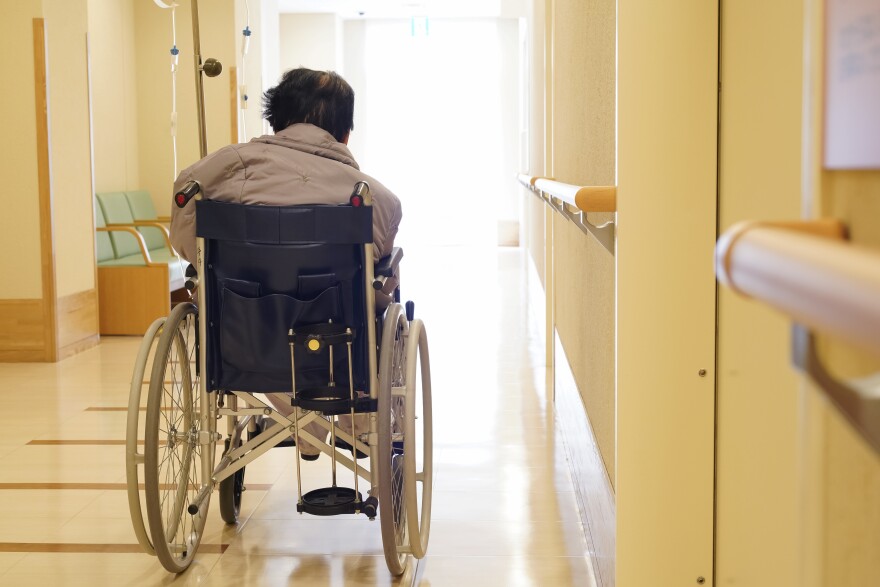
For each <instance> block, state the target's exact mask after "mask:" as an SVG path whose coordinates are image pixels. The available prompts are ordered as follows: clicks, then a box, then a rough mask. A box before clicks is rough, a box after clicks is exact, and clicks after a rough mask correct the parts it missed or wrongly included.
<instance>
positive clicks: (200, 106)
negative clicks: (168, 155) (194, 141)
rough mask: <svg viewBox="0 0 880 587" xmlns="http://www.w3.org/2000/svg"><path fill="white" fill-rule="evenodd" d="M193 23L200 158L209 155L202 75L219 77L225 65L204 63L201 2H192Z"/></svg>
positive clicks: (208, 60)
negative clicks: (201, 41)
mask: <svg viewBox="0 0 880 587" xmlns="http://www.w3.org/2000/svg"><path fill="white" fill-rule="evenodd" d="M192 23H193V63H194V64H195V74H196V111H197V112H198V117H199V156H200V157H202V158H204V157H205V156H206V155H207V154H208V139H207V135H206V132H205V88H204V84H203V80H202V73H203V72H204V74H205V75H206V76H208V77H217V76H218V75H220V72H221V71H223V65H221V63H220V62H219V61H217V60H216V59H214V58H213V57H209V58H208V59H206V60H205V63H204V64H203V63H202V54H201V46H200V45H201V43H200V40H199V0H192Z"/></svg>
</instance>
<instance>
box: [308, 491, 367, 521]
mask: <svg viewBox="0 0 880 587" xmlns="http://www.w3.org/2000/svg"><path fill="white" fill-rule="evenodd" d="M363 505H364V502H363V500H362V499H361V494H360V492H357V491H355V490H354V489H351V488H349V487H322V488H321V489H313V490H312V491H309V492H308V493H306V494H305V495H303V497H302V503H298V504H296V511H298V512H299V513H306V514H312V515H313V516H338V515H339V514H356V513H358V512H359V511H361V509H362V508H363Z"/></svg>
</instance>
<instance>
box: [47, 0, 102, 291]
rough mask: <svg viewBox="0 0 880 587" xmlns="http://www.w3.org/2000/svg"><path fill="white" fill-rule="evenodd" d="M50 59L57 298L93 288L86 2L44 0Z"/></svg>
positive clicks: (50, 113)
mask: <svg viewBox="0 0 880 587" xmlns="http://www.w3.org/2000/svg"><path fill="white" fill-rule="evenodd" d="M43 5H44V9H45V19H46V33H47V35H46V38H47V44H48V59H49V143H50V158H51V175H52V216H53V232H54V238H55V247H54V248H55V284H56V295H57V296H58V297H63V296H67V295H70V294H74V293H77V292H82V291H88V290H93V289H95V288H96V284H95V270H94V259H95V257H94V254H95V253H94V251H95V244H94V243H95V241H94V224H93V212H92V171H91V145H90V137H89V88H88V64H87V59H86V31H87V28H88V22H87V18H86V14H87V6H86V5H87V2H86V0H44V3H43Z"/></svg>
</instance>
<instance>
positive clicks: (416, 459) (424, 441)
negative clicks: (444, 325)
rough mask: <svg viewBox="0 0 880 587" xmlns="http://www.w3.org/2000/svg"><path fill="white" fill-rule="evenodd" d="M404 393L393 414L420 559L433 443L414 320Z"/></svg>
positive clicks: (420, 331)
mask: <svg viewBox="0 0 880 587" xmlns="http://www.w3.org/2000/svg"><path fill="white" fill-rule="evenodd" d="M404 389H405V390H406V392H405V395H404V396H403V402H402V404H403V405H400V406H398V410H397V411H396V412H395V413H398V412H399V413H400V414H402V417H403V422H402V426H401V427H402V428H403V430H404V438H403V483H404V485H405V489H404V496H405V498H406V523H407V533H408V534H409V538H410V541H409V542H410V552H411V553H412V555H413V556H414V557H415V558H417V559H420V558H422V557H424V556H425V553H426V552H427V550H428V535H429V534H430V531H431V497H432V489H433V463H434V442H433V414H432V411H431V364H430V357H429V355H428V335H427V333H426V332H425V326H424V324H423V323H422V321H421V320H418V319H416V320H413V321H412V322H411V323H410V325H409V332H408V334H407V341H406V381H405V383H404ZM395 399H397V396H395Z"/></svg>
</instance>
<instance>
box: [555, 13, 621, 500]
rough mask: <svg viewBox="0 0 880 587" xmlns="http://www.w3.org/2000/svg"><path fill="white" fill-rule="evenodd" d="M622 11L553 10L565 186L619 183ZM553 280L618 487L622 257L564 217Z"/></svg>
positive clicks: (570, 353)
mask: <svg viewBox="0 0 880 587" xmlns="http://www.w3.org/2000/svg"><path fill="white" fill-rule="evenodd" d="M615 10H616V4H615V2H613V1H612V0H593V1H591V2H575V1H572V0H557V1H556V2H554V4H553V14H554V16H553V19H552V27H553V33H552V45H551V50H552V54H553V59H552V62H551V68H552V74H553V89H552V104H551V107H552V112H553V128H552V136H553V139H552V140H553V146H552V152H553V155H552V158H551V160H550V162H549V167H550V169H549V174H550V175H551V176H552V177H554V178H556V179H557V180H558V181H562V182H565V183H570V184H575V185H614V183H615V171H616V170H615V137H614V127H615V123H614V121H615V65H614V64H615V46H614V36H615V35H614V31H615V20H614V16H615ZM591 216H592V215H591ZM609 218H610V215H608V214H603V215H598V214H597V215H596V217H595V218H592V217H591V218H590V219H591V220H592V221H593V222H602V221H605V220H607V219H609ZM553 279H554V284H553V291H554V292H555V294H554V299H553V303H554V310H553V312H554V316H555V326H556V329H557V331H558V332H559V338H560V340H561V341H562V346H563V347H564V348H565V352H566V355H567V357H568V359H569V361H570V363H571V365H570V366H571V370H572V373H573V374H574V378H575V381H576V382H577V384H578V389H579V390H580V393H581V396H582V398H583V400H584V405H585V407H586V410H587V414H588V416H589V418H590V422H591V424H592V427H593V432H594V434H595V436H596V439H597V442H598V444H599V449H600V452H601V455H602V459H603V461H604V462H605V467H606V469H607V471H608V476H609V478H610V480H611V483H612V484H614V474H615V463H614V460H615V458H614V451H615V448H614V447H615V441H614V437H615V425H614V418H615V401H614V256H613V255H612V254H611V253H609V252H608V251H607V250H606V249H605V248H604V247H603V246H602V245H601V244H599V243H598V241H596V239H594V238H593V237H591V236H589V235H587V234H584V233H583V232H581V231H580V230H579V229H578V228H576V227H575V226H574V225H573V224H572V223H571V222H569V221H567V220H565V219H564V218H563V217H562V216H561V215H559V214H554V215H553Z"/></svg>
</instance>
